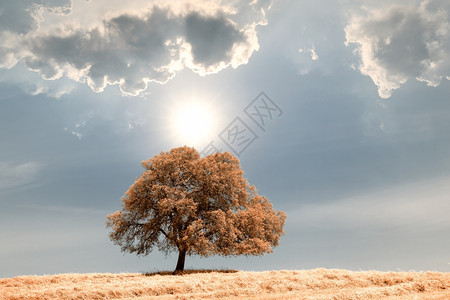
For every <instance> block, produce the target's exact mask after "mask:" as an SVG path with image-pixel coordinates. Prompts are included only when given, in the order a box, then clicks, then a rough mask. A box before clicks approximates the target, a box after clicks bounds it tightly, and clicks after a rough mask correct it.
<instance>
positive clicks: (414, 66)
mask: <svg viewBox="0 0 450 300" xmlns="http://www.w3.org/2000/svg"><path fill="white" fill-rule="evenodd" d="M449 17H450V3H448V1H447V2H446V1H441V0H430V1H423V2H422V3H421V4H420V5H414V4H409V5H392V4H390V6H387V7H382V8H377V9H368V10H367V12H366V15H361V14H359V15H354V16H353V17H352V18H351V19H350V21H349V24H348V25H347V27H346V28H345V33H346V39H347V40H346V44H347V45H349V44H355V45H356V51H355V53H357V54H358V55H359V57H360V59H361V65H360V66H359V70H360V72H361V73H362V74H364V75H367V76H370V77H371V78H372V80H373V82H374V83H375V84H376V85H377V86H378V94H379V96H380V97H382V98H389V97H390V96H391V93H392V91H393V90H395V89H398V88H399V87H400V86H401V85H402V84H404V83H405V82H406V81H407V80H408V79H409V78H416V79H417V80H419V81H423V82H426V83H427V85H429V86H438V85H439V84H440V82H441V80H442V78H443V77H444V78H445V77H448V75H449V74H450V22H449V20H450V19H449Z"/></svg>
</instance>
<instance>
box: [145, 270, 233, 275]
mask: <svg viewBox="0 0 450 300" xmlns="http://www.w3.org/2000/svg"><path fill="white" fill-rule="evenodd" d="M237 272H239V271H238V270H228V269H225V270H217V269H211V270H208V269H197V270H184V271H156V272H147V273H143V274H142V275H144V276H155V275H160V276H167V275H190V274H199V273H237Z"/></svg>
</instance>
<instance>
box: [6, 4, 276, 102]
mask: <svg viewBox="0 0 450 300" xmlns="http://www.w3.org/2000/svg"><path fill="white" fill-rule="evenodd" d="M0 1H1V0H0ZM7 2H8V1H7ZM113 2H114V1H113ZM8 3H9V4H8V5H5V6H4V7H3V9H2V14H5V15H6V14H9V13H10V12H12V13H14V14H20V16H21V19H22V20H23V22H19V21H18V22H16V23H14V22H12V23H8V24H7V25H6V24H2V23H0V37H1V38H2V43H1V44H0V54H1V57H2V58H0V67H3V68H8V69H11V68H13V67H14V66H16V65H17V63H18V62H20V61H22V62H23V63H24V65H25V66H26V68H27V69H28V70H31V71H34V72H37V73H39V74H40V75H41V76H42V78H44V79H46V80H57V79H60V78H63V77H68V78H70V79H72V80H74V81H78V82H85V83H87V84H88V85H89V86H90V87H91V88H92V89H93V90H94V91H97V92H101V91H103V90H104V88H105V87H106V86H107V85H115V84H117V85H119V86H120V89H121V91H122V92H123V93H124V94H127V95H138V94H139V93H140V92H143V91H144V90H146V89H147V85H148V83H149V82H151V81H153V82H159V83H165V82H166V81H167V80H169V79H171V78H172V77H173V76H175V74H176V73H177V72H178V71H180V70H181V69H183V68H190V69H191V70H193V71H194V72H196V73H198V74H200V75H206V74H211V73H217V72H219V71H220V70H222V69H224V68H226V67H228V66H232V67H233V68H236V67H238V66H240V65H242V64H246V63H247V62H248V60H249V58H250V57H251V55H252V53H253V52H254V51H256V50H258V48H259V44H258V39H257V36H256V26H257V25H265V24H267V21H266V19H265V11H266V10H267V9H269V7H270V4H271V1H239V2H236V1H231V0H230V1H228V0H226V1H209V2H208V1H194V0H192V1H173V2H169V3H170V5H169V4H167V3H164V4H161V2H160V1H153V2H152V4H151V5H150V7H148V9H142V6H140V7H139V10H138V11H136V7H135V6H134V5H133V4H142V1H140V0H134V1H130V3H128V2H127V5H128V6H129V7H130V9H129V10H127V11H123V10H117V8H114V7H111V4H105V3H104V2H103V5H104V6H103V7H104V8H105V7H106V8H108V7H111V12H110V13H109V14H108V15H109V16H108V17H104V16H103V15H102V16H99V15H97V16H96V17H94V16H90V17H89V18H88V19H89V24H88V25H86V24H83V23H81V21H80V20H81V19H82V17H81V16H80V13H79V11H78V10H77V9H76V5H80V6H83V5H84V6H88V5H93V3H95V1H94V2H92V3H91V2H89V3H87V2H85V3H82V4H81V3H80V4H78V3H77V2H75V3H74V4H73V5H72V3H71V2H70V1H65V2H63V3H61V4H59V5H55V4H54V3H59V2H57V1H50V0H47V1H44V0H39V1H38V0H34V1H25V2H23V1H18V3H16V4H11V3H10V2H8ZM14 3H15V2H14ZM100 3H102V1H100ZM158 3H159V4H158ZM119 6H120V7H123V5H119ZM93 7H94V8H95V7H97V8H98V5H97V6H95V5H94V6H93ZM72 11H73V14H71V15H70V13H71V12H72ZM95 11H96V10H95ZM96 12H97V13H100V12H98V11H96ZM50 14H53V16H52V15H50ZM55 14H57V15H55ZM77 17H80V19H77ZM45 18H47V19H48V20H52V21H48V22H46V21H45ZM102 18H103V19H102ZM83 20H84V19H83ZM100 20H101V21H100ZM55 23H57V24H58V25H55Z"/></svg>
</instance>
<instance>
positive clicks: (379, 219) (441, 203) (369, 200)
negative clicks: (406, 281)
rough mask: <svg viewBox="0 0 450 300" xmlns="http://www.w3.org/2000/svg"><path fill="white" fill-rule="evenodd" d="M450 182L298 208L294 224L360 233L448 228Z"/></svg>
mask: <svg viewBox="0 0 450 300" xmlns="http://www.w3.org/2000/svg"><path fill="white" fill-rule="evenodd" d="M449 183H450V178H449V177H444V178H439V179H435V180H433V181H423V182H417V183H414V184H407V185H403V186H396V187H393V188H391V189H385V190H379V191H376V192H374V193H371V194H367V195H361V196H354V197H351V198H347V199H342V200H338V201H335V202H332V203H325V204H310V205H305V206H303V207H301V209H300V210H298V211H297V212H293V213H291V215H292V216H294V215H295V220H298V221H296V222H302V223H305V224H309V225H311V224H313V225H315V226H333V227H334V228H338V227H341V228H346V229H355V228H357V229H359V230H372V229H373V230H391V229H395V228H397V229H399V230H407V231H408V230H414V231H428V230H434V229H436V228H450V221H449V218H448V213H447V212H448V210H449V209H450V202H449V201H448V194H449V193H450V185H449Z"/></svg>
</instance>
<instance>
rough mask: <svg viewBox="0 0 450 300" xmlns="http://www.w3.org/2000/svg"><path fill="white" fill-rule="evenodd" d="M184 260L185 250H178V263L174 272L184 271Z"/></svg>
mask: <svg viewBox="0 0 450 300" xmlns="http://www.w3.org/2000/svg"><path fill="white" fill-rule="evenodd" d="M185 260H186V250H179V252H178V262H177V267H176V268H175V271H174V273H175V272H178V271H181V272H182V271H183V270H184V261H185Z"/></svg>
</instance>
